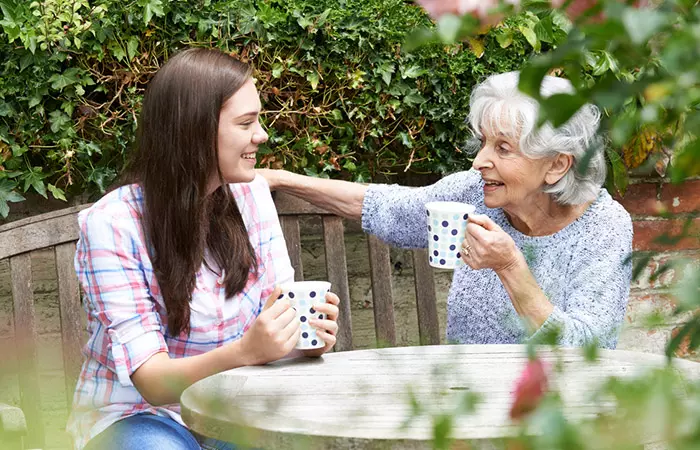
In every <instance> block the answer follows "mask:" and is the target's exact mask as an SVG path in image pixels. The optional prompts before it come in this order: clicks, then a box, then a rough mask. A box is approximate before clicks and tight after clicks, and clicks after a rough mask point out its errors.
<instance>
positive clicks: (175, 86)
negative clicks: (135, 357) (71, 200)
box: [126, 48, 257, 336]
mask: <svg viewBox="0 0 700 450" xmlns="http://www.w3.org/2000/svg"><path fill="white" fill-rule="evenodd" d="M250 74H251V70H250V67H249V66H247V65H246V64H243V63H241V62H240V61H237V60H235V59H234V58H232V57H230V56H229V55H227V54H225V53H222V52H219V51H217V50H208V49H202V48H197V49H189V50H185V51H183V52H181V53H179V54H177V55H175V56H174V57H172V58H171V59H170V60H169V61H168V62H167V63H166V64H165V65H164V66H163V67H162V68H161V69H160V70H159V71H158V72H157V73H156V75H155V77H154V78H153V79H152V80H151V81H150V83H149V85H148V88H147V90H146V94H145V97H144V100H143V106H142V109H141V116H140V121H139V124H138V131H137V141H136V148H135V151H134V153H133V154H132V157H131V159H130V161H129V164H128V166H127V171H126V180H127V181H128V182H130V183H131V182H133V183H138V184H139V185H140V187H141V190H142V192H143V201H144V208H143V209H144V210H143V216H142V219H141V220H142V225H143V229H144V232H145V236H146V241H147V245H149V255H150V256H151V262H152V264H153V269H154V271H155V275H156V278H157V280H158V285H159V286H160V290H161V294H162V295H163V299H164V301H165V306H166V308H167V313H168V324H167V327H168V333H169V334H170V335H171V336H177V335H179V334H181V333H189V329H190V305H189V303H190V301H191V299H192V292H193V290H194V288H195V283H196V273H197V271H198V270H199V268H200V267H201V265H202V264H203V262H204V251H205V248H206V249H208V251H209V256H210V258H211V260H212V262H213V263H215V265H216V266H217V267H218V271H219V272H221V271H223V273H224V285H225V287H226V295H227V297H231V296H233V295H235V294H237V293H239V292H241V291H242V290H243V288H244V287H245V285H246V282H247V280H248V276H249V273H250V272H251V271H253V272H255V273H257V260H256V257H255V252H254V251H253V247H252V245H251V243H250V240H249V238H248V233H247V231H246V228H245V225H244V223H243V218H242V217H241V214H240V211H239V210H238V206H237V204H236V201H235V199H234V198H233V195H232V193H231V191H230V189H229V188H228V185H227V184H226V182H225V180H224V179H223V176H222V174H221V171H220V169H219V164H218V145H217V141H218V138H217V137H218V129H219V112H220V111H221V108H222V106H223V104H224V103H225V102H226V100H228V99H229V98H230V97H231V96H232V95H233V94H235V93H236V91H237V90H238V89H239V88H240V87H241V86H242V85H243V84H244V83H245V82H246V80H248V79H249V78H250ZM212 177H218V179H219V182H220V184H221V186H220V187H219V188H218V189H217V190H216V191H215V192H214V193H213V194H210V195H208V192H207V188H208V186H210V182H211V179H212Z"/></svg>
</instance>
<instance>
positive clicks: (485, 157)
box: [472, 147, 493, 170]
mask: <svg viewBox="0 0 700 450" xmlns="http://www.w3.org/2000/svg"><path fill="white" fill-rule="evenodd" d="M472 166H473V167H474V168H475V169H476V170H481V169H486V168H489V167H491V166H493V164H492V163H491V152H490V151H489V149H488V147H484V148H482V149H481V150H479V153H477V154H476V157H475V158H474V162H473V163H472Z"/></svg>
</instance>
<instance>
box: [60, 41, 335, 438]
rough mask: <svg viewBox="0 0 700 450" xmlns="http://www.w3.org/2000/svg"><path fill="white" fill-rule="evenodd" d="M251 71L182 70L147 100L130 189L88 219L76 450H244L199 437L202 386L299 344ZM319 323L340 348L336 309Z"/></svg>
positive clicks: (218, 61)
mask: <svg viewBox="0 0 700 450" xmlns="http://www.w3.org/2000/svg"><path fill="white" fill-rule="evenodd" d="M260 107H261V105H260V99H259V97H258V93H257V90H256V88H255V84H254V82H253V79H252V78H251V70H250V68H249V67H248V66H247V65H245V64H243V63H241V62H239V61H237V60H235V59H234V58H232V57H230V56H228V55H226V54H224V53H221V52H219V51H215V50H206V49H190V50H186V51H183V52H181V53H179V54H177V55H176V56H174V57H173V58H171V59H170V60H169V61H168V62H167V63H166V64H165V65H164V66H163V67H162V68H161V69H160V70H159V71H158V73H157V74H156V76H155V77H154V78H153V80H152V81H151V82H150V84H149V86H148V89H147V92H146V95H145V97H144V102H143V108H142V111H141V117H140V122H139V128H138V139H137V147H136V151H135V153H134V154H133V157H132V159H131V161H130V164H129V165H128V168H127V172H126V175H127V180H128V184H125V185H123V186H121V187H119V188H118V189H116V190H114V191H112V192H110V193H109V194H107V195H106V196H104V197H103V198H102V199H101V200H99V201H98V202H97V203H95V205H93V206H92V207H90V208H89V209H87V210H85V211H84V212H83V213H81V215H80V218H79V222H80V240H79V241H78V244H77V252H76V258H75V267H76V271H77V273H78V277H79V279H80V283H81V285H82V288H83V290H84V294H85V308H86V311H87V314H88V331H89V333H90V339H89V341H88V343H87V345H86V346H85V348H84V350H83V353H84V355H85V358H86V359H85V363H84V364H83V368H82V372H81V375H80V379H79V381H78V385H77V388H76V392H75V397H74V402H73V412H72V415H71V417H70V419H69V424H68V429H69V431H70V432H71V433H72V434H73V436H74V438H75V445H76V447H77V448H78V449H81V448H88V449H101V450H102V449H131V448H138V449H140V450H147V449H162V450H171V449H199V448H233V446H231V445H230V444H226V443H223V442H219V441H213V440H211V439H206V438H204V437H202V436H198V435H196V434H194V433H192V432H190V431H189V430H188V429H187V428H186V427H185V426H184V424H183V422H182V419H181V418H180V414H179V404H178V402H179V398H180V394H181V393H182V391H183V390H184V389H185V388H186V387H187V386H189V385H191V384H192V383H194V382H196V381H198V380H200V379H202V378H205V377H207V376H209V375H212V374H215V373H218V372H221V371H224V370H228V369H232V368H235V367H240V366H245V365H254V364H265V363H267V362H270V361H274V360H277V359H279V358H282V357H284V356H286V355H288V354H289V353H290V352H291V351H292V350H293V348H294V345H295V343H296V341H297V338H298V337H299V334H300V326H299V322H298V321H296V320H294V319H295V313H294V310H293V309H292V308H291V307H290V305H289V303H288V302H285V301H284V300H281V301H279V302H275V300H276V299H277V296H278V294H279V291H278V290H277V289H275V285H276V284H279V283H282V282H285V281H291V280H292V279H293V275H294V272H293V269H292V267H291V264H290V261H289V257H288V255H287V251H286V246H285V242H284V238H283V236H282V232H281V228H280V225H279V220H278V218H277V214H276V211H275V206H274V203H273V201H272V197H271V196H270V192H269V187H268V185H267V182H266V181H265V179H264V178H263V177H261V176H256V173H255V154H256V151H257V149H258V145H260V144H262V143H264V142H265V141H266V140H267V134H266V133H265V131H264V129H263V128H262V126H261V125H260V122H259V114H260ZM327 301H328V303H327V304H325V305H319V306H318V308H316V309H317V310H318V311H319V312H322V313H324V314H325V316H326V318H325V319H324V320H317V321H314V322H313V323H311V325H312V326H314V327H316V328H318V330H319V331H318V334H319V336H320V337H321V338H323V339H324V341H325V342H326V343H327V345H326V346H325V347H324V348H321V349H318V350H309V351H305V352H304V354H305V355H307V356H319V355H321V354H323V353H324V352H326V351H328V350H329V349H330V348H332V347H333V345H334V344H335V336H334V335H335V333H336V332H337V329H338V327H337V323H336V319H337V316H338V307H337V305H338V302H339V300H338V297H337V296H335V295H334V294H328V295H327Z"/></svg>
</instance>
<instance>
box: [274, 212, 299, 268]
mask: <svg viewBox="0 0 700 450" xmlns="http://www.w3.org/2000/svg"><path fill="white" fill-rule="evenodd" d="M280 225H281V226H282V233H283V234H284V240H285V242H286V243H287V252H289V259H290V260H291V261H292V267H294V280H295V281H304V267H303V265H302V263H301V236H300V234H299V218H298V217H295V216H282V217H280Z"/></svg>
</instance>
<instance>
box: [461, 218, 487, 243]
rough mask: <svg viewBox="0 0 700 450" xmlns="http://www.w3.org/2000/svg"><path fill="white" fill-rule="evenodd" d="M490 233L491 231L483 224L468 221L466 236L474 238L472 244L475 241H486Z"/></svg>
mask: <svg viewBox="0 0 700 450" xmlns="http://www.w3.org/2000/svg"><path fill="white" fill-rule="evenodd" d="M488 233H489V231H487V230H486V229H485V228H484V227H482V226H481V225H478V224H476V223H468V224H467V232H466V238H467V239H469V238H470V237H471V238H472V240H473V241H472V242H471V244H472V245H473V244H474V242H484V240H485V239H486V236H487V235H488Z"/></svg>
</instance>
